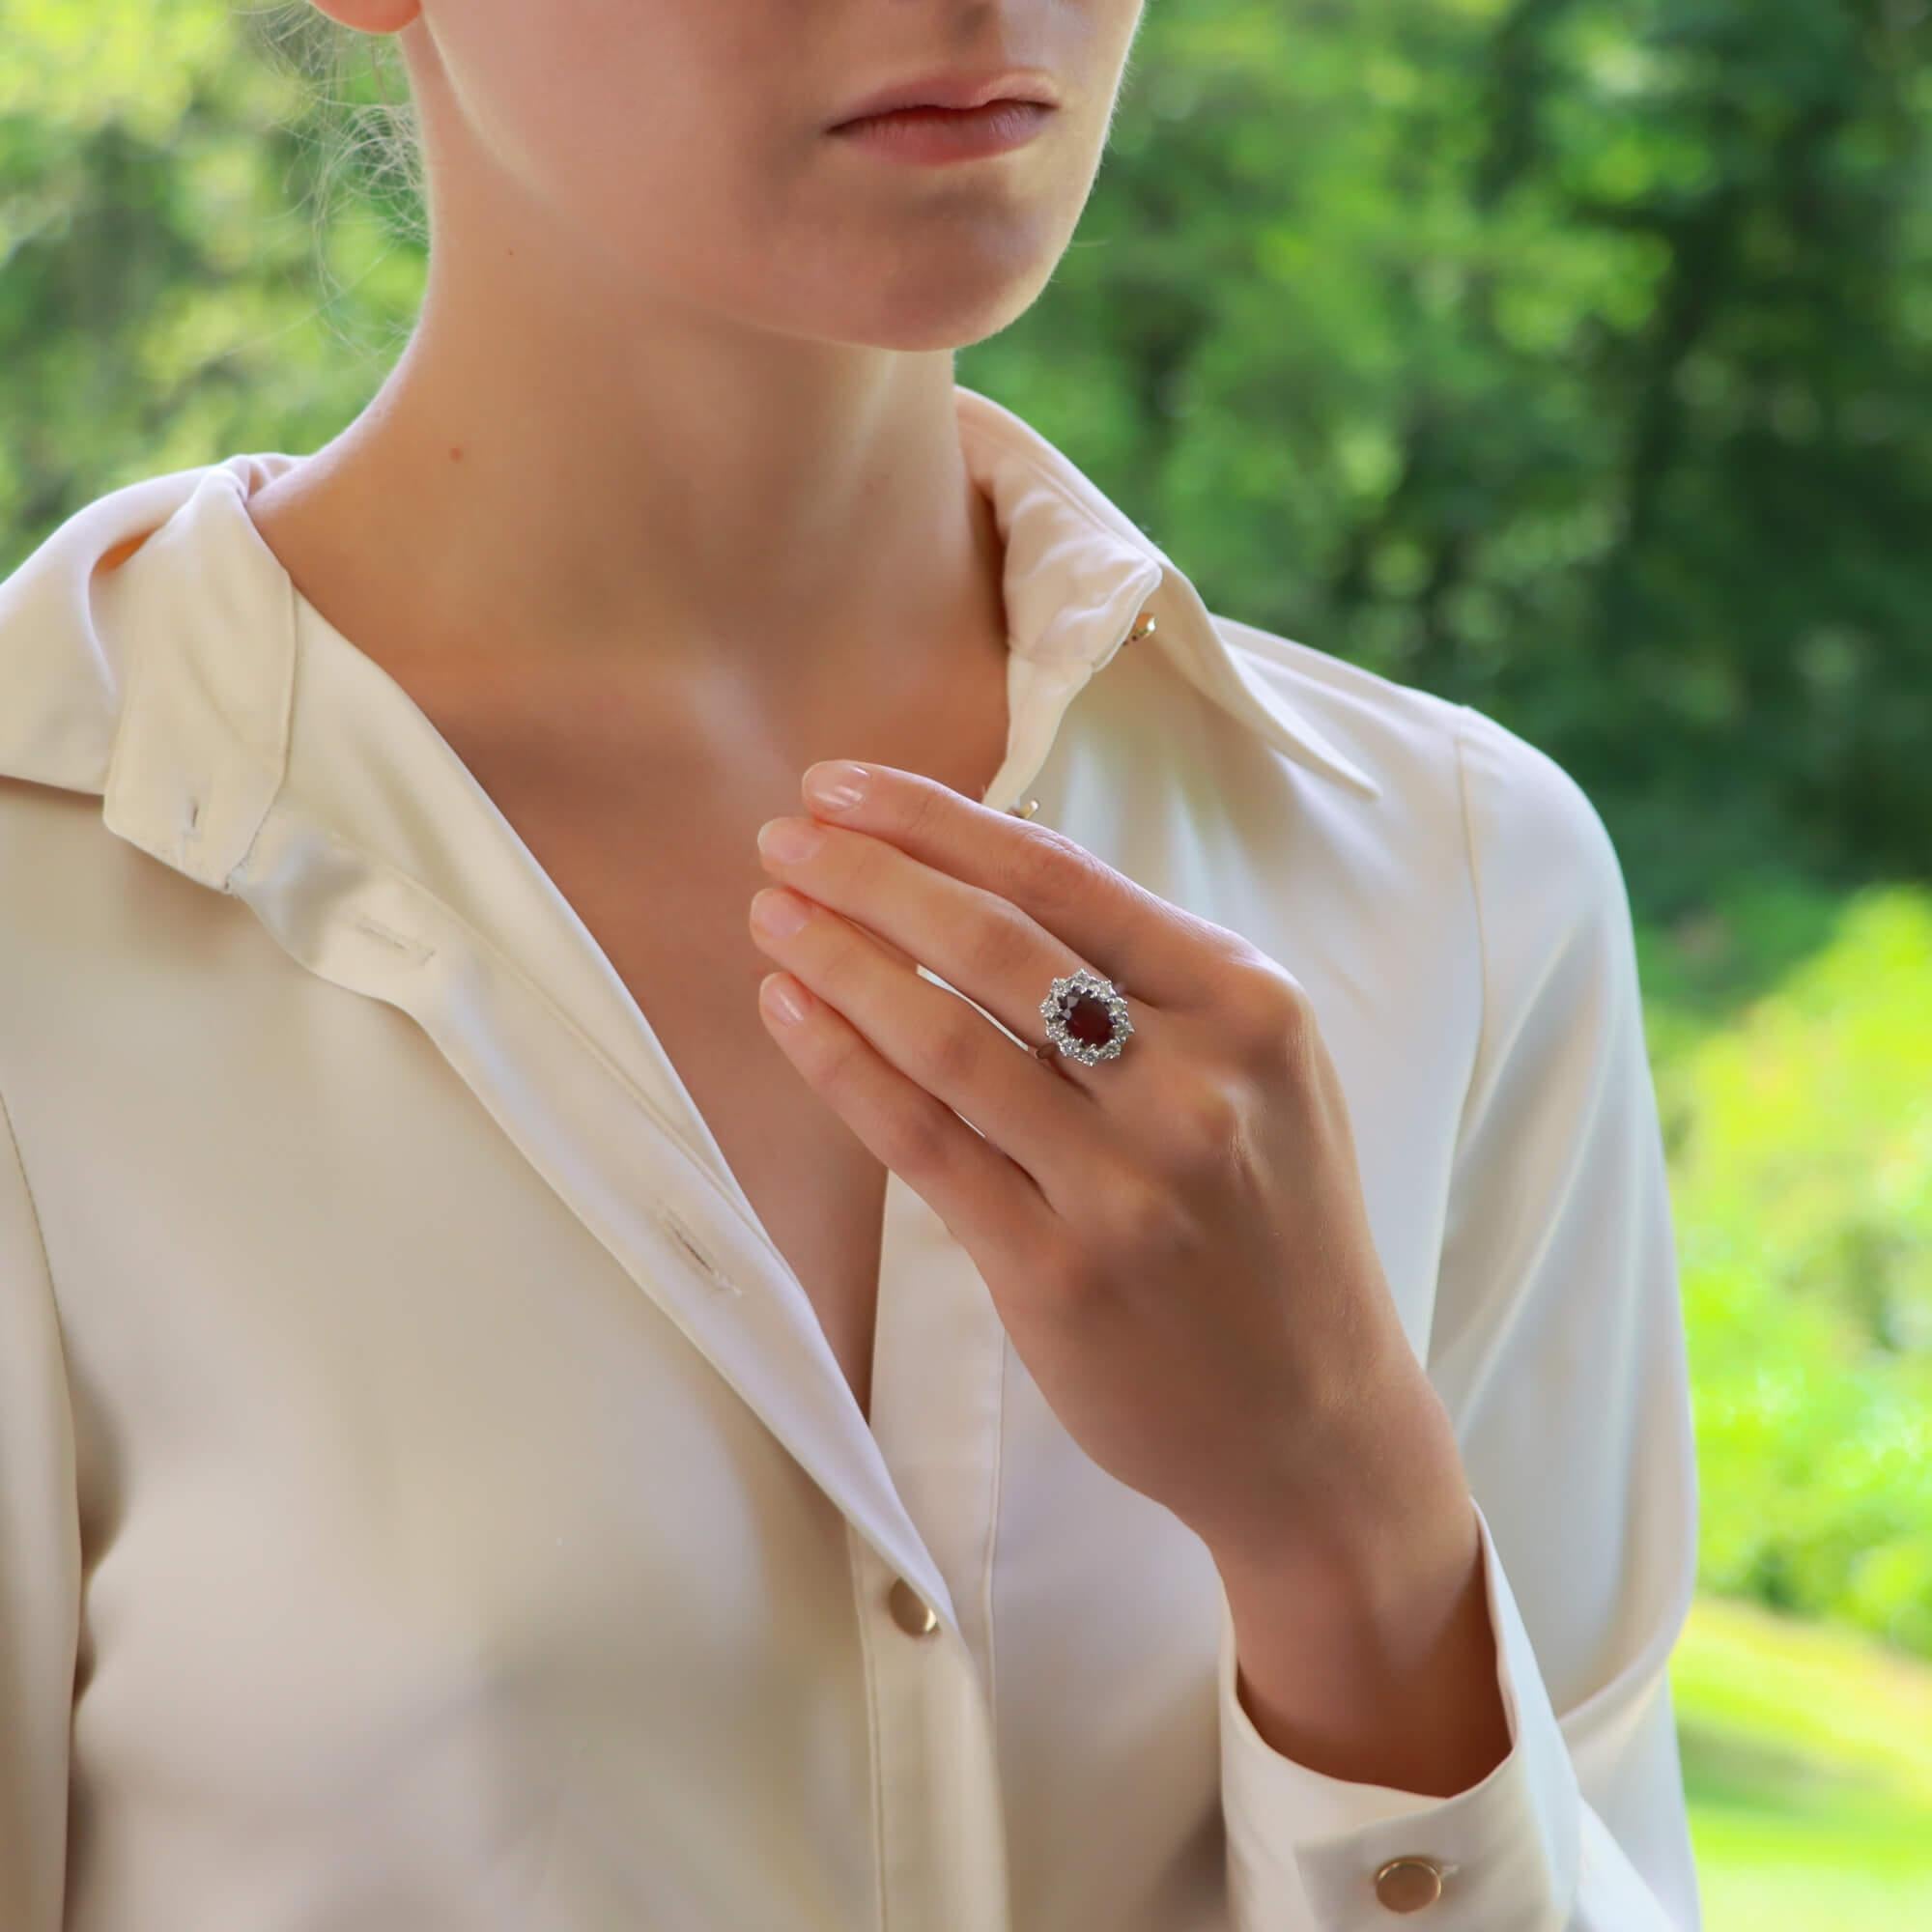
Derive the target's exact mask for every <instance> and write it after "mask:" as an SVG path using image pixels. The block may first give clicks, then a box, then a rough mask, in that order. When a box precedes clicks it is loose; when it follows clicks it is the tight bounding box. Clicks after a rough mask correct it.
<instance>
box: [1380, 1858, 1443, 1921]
mask: <svg viewBox="0 0 1932 1932" xmlns="http://www.w3.org/2000/svg"><path fill="white" fill-rule="evenodd" d="M1376 1896H1377V1897H1378V1899H1380V1900H1381V1902H1382V1903H1383V1904H1384V1905H1386V1906H1387V1907H1388V1909H1389V1910H1390V1911H1391V1912H1420V1911H1421V1910H1422V1908H1423V1907H1424V1906H1425V1905H1434V1904H1435V1901H1436V1900H1437V1899H1438V1898H1440V1897H1441V1896H1442V1867H1441V1866H1440V1865H1438V1864H1437V1863H1436V1862H1435V1860H1434V1859H1391V1860H1390V1861H1388V1863H1387V1864H1385V1865H1383V1866H1382V1868H1381V1869H1380V1870H1379V1871H1378V1872H1377V1873H1376Z"/></svg>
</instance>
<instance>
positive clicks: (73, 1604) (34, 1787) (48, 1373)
mask: <svg viewBox="0 0 1932 1932" xmlns="http://www.w3.org/2000/svg"><path fill="white" fill-rule="evenodd" d="M79 1630H80V1527H79V1511H78V1507H77V1503H76V1491H75V1482H74V1433H73V1415H72V1410H71V1406H70V1405H69V1401H68V1382H67V1364H66V1358H65V1354H64V1352H63V1350H62V1345H61V1335H60V1323H59V1320H58V1317H57V1316H56V1313H55V1310H54V1300H53V1286H52V1282H51V1279H50V1277H49V1275H48V1272H47V1265H46V1257H45V1254H44V1252H43V1248H42V1245H41V1235H40V1226H39V1223H38V1221H37V1220H36V1218H35V1214H34V1205H33V1197H32V1195H31V1194H30V1192H29V1190H28V1186H27V1178H26V1174H25V1172H24V1170H23V1169H22V1167H21V1164H20V1155H19V1149H18V1147H17V1145H16V1144H15V1141H14V1130H13V1123H12V1122H11V1121H10V1119H9V1118H8V1115H7V1109H6V1103H5V1100H4V1099H0V1925H4V1926H5V1927H7V1928H8V1932H60V1927H61V1923H62V1919H63V1916H64V1910H65V1906H64V1898H63V1893H64V1890H65V1886H66V1863H67V1818H68V1740H69V1736H70V1725H71V1717H72V1709H73V1672H74V1660H75V1647H76V1644H77V1642H78V1638H79Z"/></svg>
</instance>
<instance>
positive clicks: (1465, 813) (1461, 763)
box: [1450, 704, 1490, 1167]
mask: <svg viewBox="0 0 1932 1932" xmlns="http://www.w3.org/2000/svg"><path fill="white" fill-rule="evenodd" d="M1470 716H1471V713H1470V710H1469V707H1468V705H1466V704H1458V705H1457V707H1456V718H1455V729H1454V730H1453V731H1452V732H1451V733H1450V742H1451V744H1452V745H1453V747H1454V751H1455V758H1456V794H1457V800H1458V803H1459V805H1460V808H1461V815H1462V820H1463V864H1464V867H1465V868H1466V870H1467V874H1468V880H1469V903H1470V907H1471V909H1472V910H1473V912H1474V914H1475V920H1476V964H1477V979H1476V983H1477V986H1478V987H1479V989H1480V1003H1479V1007H1478V1011H1477V1016H1476V1050H1475V1052H1474V1053H1473V1054H1471V1055H1470V1057H1469V1077H1468V1080H1467V1082H1466V1084H1465V1085H1464V1087H1463V1104H1462V1106H1461V1107H1460V1108H1459V1109H1458V1110H1457V1115H1456V1143H1455V1149H1454V1151H1452V1152H1451V1154H1450V1162H1451V1165H1452V1167H1453V1166H1454V1163H1455V1161H1456V1159H1457V1157H1458V1155H1459V1154H1460V1153H1461V1151H1462V1147H1463V1134H1464V1129H1465V1128H1466V1127H1467V1125H1468V1119H1469V1102H1470V1100H1471V1099H1472V1098H1473V1097H1474V1095H1475V1092H1476V1083H1477V1076H1478V1075H1479V1074H1480V1072H1481V1070H1482V1065H1483V1050H1484V1048H1485V1046H1486V1045H1487V1044H1488V1043H1489V1037H1490V943H1489V937H1488V934H1487V933H1486V932H1485V931H1484V929H1483V870H1482V862H1481V860H1480V859H1479V858H1478V856H1477V851H1476V832H1475V826H1474V823H1473V822H1472V820H1471V818H1470V814H1469V767H1468V763H1467V761H1466V760H1465V759H1464V757H1463V734H1464V732H1465V730H1466V729H1467V725H1468V720H1469V717H1470Z"/></svg>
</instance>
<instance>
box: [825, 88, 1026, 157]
mask: <svg viewBox="0 0 1932 1932" xmlns="http://www.w3.org/2000/svg"><path fill="white" fill-rule="evenodd" d="M1053 111H1054V110H1053V109H1052V108H1051V107H1048V106H1046V105H1045V104H1044V103H1043V102H1040V101H1036V100H994V101H989V102H988V103H987V104H986V105H985V106H984V107H967V108H953V107H903V108H900V109H899V110H898V111H897V112H896V113H894V114H868V115H867V116H866V118H865V119H864V120H863V121H847V122H844V123H843V124H841V125H840V126H839V127H837V128H833V130H832V131H833V132H834V133H835V134H837V135H838V136H839V138H840V139H841V140H846V141H853V142H857V143H858V144H859V145H860V146H862V147H867V148H870V149H873V150H874V151H875V152H876V153H878V154H881V155H890V156H892V157H893V158H894V159H895V160H899V161H923V162H928V163H930V162H936V161H972V160H978V159H980V157H981V156H986V155H1004V154H1006V153H1007V152H1008V151H1009V149H1012V148H1019V147H1024V146H1025V145H1026V143H1027V142H1029V141H1031V140H1032V139H1033V137H1034V136H1035V135H1036V134H1037V133H1038V132H1039V130H1040V129H1041V128H1044V127H1045V126H1046V123H1047V119H1048V117H1049V116H1050V115H1051V114H1052V113H1053Z"/></svg>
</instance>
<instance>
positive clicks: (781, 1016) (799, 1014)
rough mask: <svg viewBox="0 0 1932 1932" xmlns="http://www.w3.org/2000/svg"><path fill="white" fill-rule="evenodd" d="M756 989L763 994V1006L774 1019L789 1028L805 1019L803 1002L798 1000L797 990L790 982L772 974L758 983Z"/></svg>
mask: <svg viewBox="0 0 1932 1932" xmlns="http://www.w3.org/2000/svg"><path fill="white" fill-rule="evenodd" d="M758 989H759V991H760V992H762V993H763V994H764V996H765V1006H766V1008H767V1009H769V1011H770V1012H771V1015H772V1017H773V1018H774V1019H778V1020H782V1021H783V1022H784V1023H785V1024H786V1025H787V1026H791V1025H794V1024H796V1023H797V1022H798V1021H799V1020H802V1019H803V1018H804V1017H805V1002H804V1001H803V1000H802V999H800V998H799V996H798V988H797V986H796V985H794V984H793V983H792V981H791V980H786V979H783V978H781V976H780V975H778V974H776V973H774V974H772V975H771V976H770V977H769V978H768V979H765V980H761V981H759V988H758Z"/></svg>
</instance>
